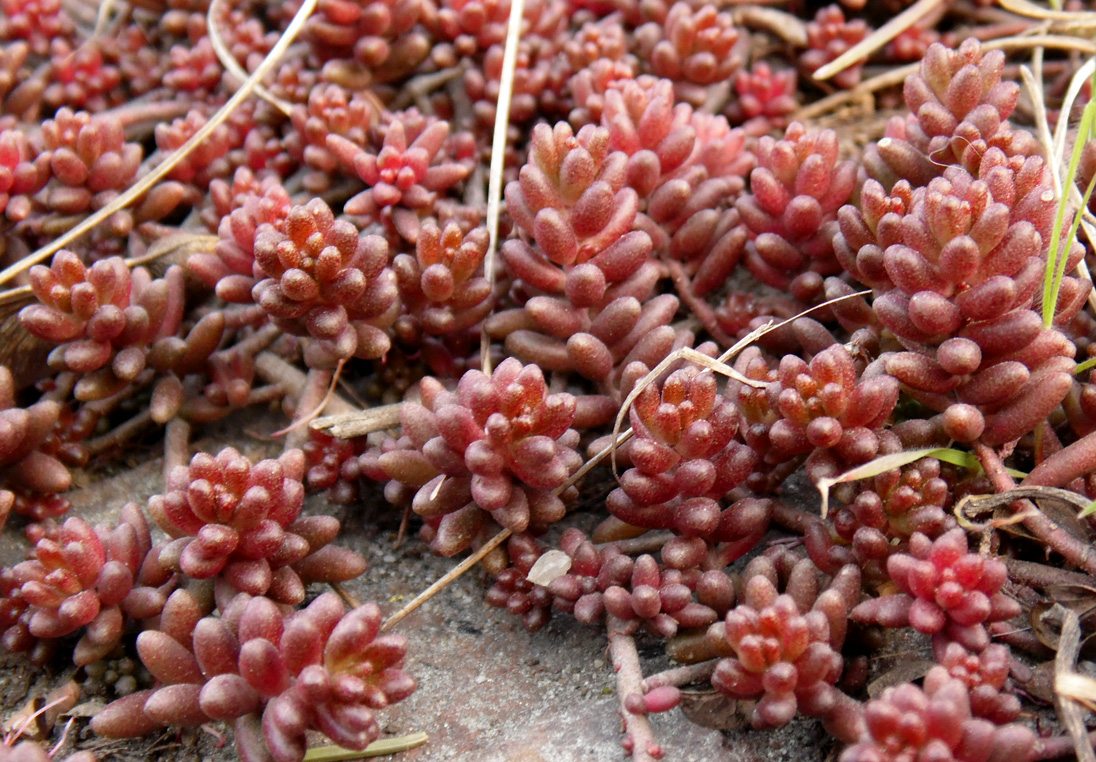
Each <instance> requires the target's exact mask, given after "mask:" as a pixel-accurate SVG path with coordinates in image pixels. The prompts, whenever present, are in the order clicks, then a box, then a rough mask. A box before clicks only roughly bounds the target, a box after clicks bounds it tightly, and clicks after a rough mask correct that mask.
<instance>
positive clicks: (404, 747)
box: [304, 733, 429, 762]
mask: <svg viewBox="0 0 1096 762" xmlns="http://www.w3.org/2000/svg"><path fill="white" fill-rule="evenodd" d="M428 739H429V736H427V735H426V733H411V734H410V735H406V736H397V737H396V738H384V739H382V740H380V741H374V742H373V743H371V744H369V745H368V746H366V747H365V748H364V749H344V748H343V747H341V746H316V747H314V748H311V749H309V750H308V751H307V752H305V755H304V762H343V761H344V760H348V759H362V758H364V757H383V756H385V755H387V754H398V753H399V752H401V751H408V750H409V749H414V748H415V747H417V746H422V745H423V744H424V743H426V741H427V740H428Z"/></svg>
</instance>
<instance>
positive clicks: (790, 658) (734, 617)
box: [708, 560, 859, 728]
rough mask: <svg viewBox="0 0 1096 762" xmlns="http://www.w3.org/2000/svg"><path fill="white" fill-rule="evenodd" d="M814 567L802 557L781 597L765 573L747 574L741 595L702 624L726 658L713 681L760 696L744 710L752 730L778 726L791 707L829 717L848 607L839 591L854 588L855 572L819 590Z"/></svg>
mask: <svg viewBox="0 0 1096 762" xmlns="http://www.w3.org/2000/svg"><path fill="white" fill-rule="evenodd" d="M812 568H813V566H812V565H811V562H810V561H808V560H803V561H801V562H800V565H798V566H797V567H796V571H794V572H793V576H792V577H791V579H789V582H788V586H789V590H788V592H786V593H784V594H779V592H778V590H777V588H776V586H775V585H774V583H773V581H772V580H771V579H770V577H769V576H767V575H766V574H764V573H757V574H754V575H752V576H748V578H747V580H746V581H745V582H744V586H745V598H744V600H742V601H741V602H740V603H739V604H738V605H737V606H735V607H734V608H733V609H731V610H730V611H728V612H727V614H726V616H725V617H724V619H723V621H722V622H718V623H716V624H713V625H712V626H711V627H710V628H708V641H709V643H710V644H711V645H712V647H713V648H714V649H715V651H716V652H717V653H718V654H720V655H722V656H724V657H725V658H722V659H720V660H719V662H718V663H717V664H716V668H715V672H714V673H713V674H712V685H713V686H714V687H715V688H716V689H717V690H719V691H721V692H723V693H726V694H728V695H730V696H733V697H735V698H743V699H758V702H757V704H755V705H754V708H753V711H752V713H751V715H750V722H751V724H752V725H753V726H754V727H755V728H772V727H781V726H783V725H786V724H787V723H788V722H790V721H791V719H792V718H793V717H795V715H796V712H803V713H804V714H807V715H810V716H814V717H822V718H827V717H829V716H830V715H832V713H833V712H834V710H835V707H836V706H837V702H838V698H837V696H836V691H837V689H836V688H834V687H833V686H834V684H835V683H836V682H837V680H838V678H840V677H841V672H842V669H843V667H844V663H843V660H842V658H841V654H840V650H841V645H842V644H843V642H844V639H845V628H846V616H847V611H848V606H849V604H848V601H847V600H846V598H845V597H844V595H843V594H842V592H841V590H842V588H859V569H857V567H855V566H851V565H850V566H847V567H845V568H843V569H842V570H841V571H840V572H839V575H840V576H841V577H842V579H841V580H840V581H839V582H835V584H834V587H833V588H831V589H830V590H828V591H826V592H824V593H822V594H821V595H819V594H818V591H817V587H816V586H817V581H816V580H815V581H814V585H813V586H812V584H811V580H810V575H811V569H812ZM812 587H813V589H812ZM812 598H813V600H811V599H812Z"/></svg>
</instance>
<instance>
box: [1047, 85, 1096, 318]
mask: <svg viewBox="0 0 1096 762" xmlns="http://www.w3.org/2000/svg"><path fill="white" fill-rule="evenodd" d="M1094 76H1096V75H1094ZM1094 123H1096V101H1090V102H1089V103H1088V104H1087V105H1086V106H1085V110H1084V111H1083V112H1082V114H1081V126H1080V129H1079V130H1078V131H1077V138H1076V140H1075V141H1074V143H1073V154H1072V155H1071V156H1070V160H1069V169H1068V171H1067V172H1066V179H1065V183H1064V185H1063V190H1062V192H1061V193H1060V194H1059V198H1058V209H1057V212H1056V214H1055V216H1054V226H1053V228H1052V229H1051V234H1050V248H1049V251H1048V255H1047V266H1046V270H1045V271H1044V275H1043V325H1044V326H1045V327H1047V328H1050V327H1051V326H1052V325H1053V324H1054V310H1055V307H1056V306H1057V304H1058V293H1059V291H1060V290H1061V288H1062V280H1063V279H1064V278H1065V271H1066V263H1067V262H1068V261H1069V249H1070V242H1071V241H1072V240H1073V237H1072V236H1071V237H1070V238H1069V239H1067V240H1066V241H1065V242H1063V241H1062V231H1063V229H1064V228H1065V220H1066V212H1067V209H1068V206H1069V193H1068V191H1067V190H1066V189H1068V188H1070V187H1072V186H1073V184H1074V183H1075V182H1076V181H1077V172H1078V169H1079V167H1080V164H1081V153H1082V151H1083V150H1084V147H1085V143H1087V142H1088V141H1089V140H1090V139H1091V138H1092V137H1093V125H1094ZM1090 187H1091V186H1090ZM1086 197H1087V194H1086ZM1075 217H1076V218H1077V219H1076V222H1078V223H1079V221H1080V212H1079V211H1078V213H1077V214H1076V215H1075ZM1071 227H1072V226H1071ZM1073 234H1074V235H1075V229H1074V233H1073Z"/></svg>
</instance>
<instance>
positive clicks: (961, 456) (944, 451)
mask: <svg viewBox="0 0 1096 762" xmlns="http://www.w3.org/2000/svg"><path fill="white" fill-rule="evenodd" d="M932 457H934V458H936V459H937V460H942V461H944V462H945V463H951V464H952V465H953V466H961V467H962V468H967V469H970V470H971V471H974V472H975V473H979V474H980V473H982V464H981V463H980V462H978V458H976V457H974V454H973V453H969V452H963V451H962V450H953V449H952V448H950V447H944V448H941V449H939V450H937V451H936V452H935V454H933V455H932ZM1005 472H1006V473H1007V474H1008V475H1009V476H1011V477H1013V478H1014V479H1023V478H1024V477H1025V476H1027V472H1026V471H1018V470H1016V469H1015V468H1006V469H1005Z"/></svg>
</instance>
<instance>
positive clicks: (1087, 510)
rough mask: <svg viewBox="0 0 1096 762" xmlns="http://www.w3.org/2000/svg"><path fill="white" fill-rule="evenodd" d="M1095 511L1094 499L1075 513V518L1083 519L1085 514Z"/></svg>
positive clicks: (1095, 503)
mask: <svg viewBox="0 0 1096 762" xmlns="http://www.w3.org/2000/svg"><path fill="white" fill-rule="evenodd" d="M1094 513H1096V500H1093V501H1092V502H1091V503H1089V504H1088V506H1087V507H1086V508H1085V509H1084V510H1082V511H1081V512H1080V513H1078V514H1077V518H1079V519H1083V518H1084V517H1085V516H1091V515H1092V514H1094Z"/></svg>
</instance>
